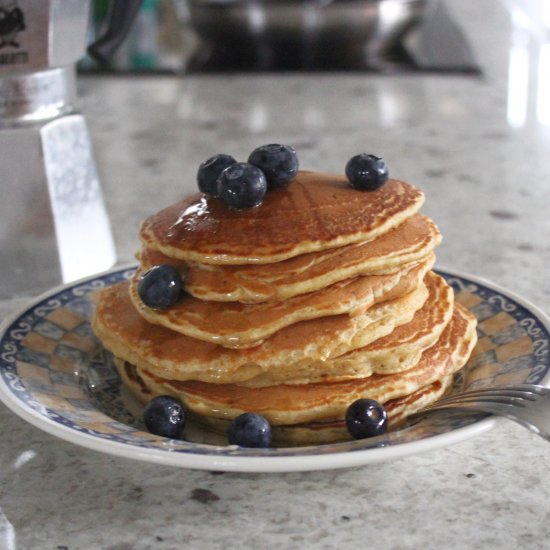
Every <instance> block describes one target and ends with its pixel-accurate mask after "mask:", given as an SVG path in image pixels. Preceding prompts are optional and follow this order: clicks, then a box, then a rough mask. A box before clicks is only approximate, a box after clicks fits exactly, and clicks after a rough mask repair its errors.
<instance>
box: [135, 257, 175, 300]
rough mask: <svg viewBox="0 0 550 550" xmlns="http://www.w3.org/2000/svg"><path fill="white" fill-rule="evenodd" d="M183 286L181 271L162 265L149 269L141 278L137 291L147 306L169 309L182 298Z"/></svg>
mask: <svg viewBox="0 0 550 550" xmlns="http://www.w3.org/2000/svg"><path fill="white" fill-rule="evenodd" d="M182 286H183V283H182V280H181V275H180V273H179V271H178V270H177V269H176V268H175V267H173V266H171V265H167V264H161V265H156V266H154V267H152V268H151V269H148V270H147V271H146V272H145V273H144V274H143V275H142V276H141V277H140V279H139V282H138V287H137V290H138V294H139V297H140V298H141V301H142V302H143V303H144V304H145V305H146V306H148V307H151V308H153V309H167V308H169V307H171V306H173V305H174V304H175V303H176V302H177V301H178V300H179V299H180V298H181V294H182Z"/></svg>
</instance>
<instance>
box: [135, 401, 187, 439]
mask: <svg viewBox="0 0 550 550" xmlns="http://www.w3.org/2000/svg"><path fill="white" fill-rule="evenodd" d="M185 420H186V414H185V408H184V407H183V405H182V404H181V402H180V401H178V400H177V399H175V398H174V397H171V396H170V395H159V396H158V397H155V398H154V399H151V401H149V403H147V405H146V406H145V409H144V410H143V421H144V422H145V426H146V427H147V429H148V430H149V431H150V432H151V433H152V434H155V435H160V436H162V437H169V438H171V439H179V438H180V437H181V434H182V433H183V428H185Z"/></svg>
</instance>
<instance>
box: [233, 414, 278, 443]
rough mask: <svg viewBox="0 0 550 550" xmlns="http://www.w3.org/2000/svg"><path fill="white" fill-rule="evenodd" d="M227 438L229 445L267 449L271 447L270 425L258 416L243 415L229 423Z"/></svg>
mask: <svg viewBox="0 0 550 550" xmlns="http://www.w3.org/2000/svg"><path fill="white" fill-rule="evenodd" d="M227 438H228V439H229V444H230V445H239V446H241V447H256V448H265V447H269V446H270V445H271V425H270V424H269V422H268V421H267V420H266V419H265V418H264V417H263V416H260V415H259V414H254V413H244V414H241V415H240V416H237V417H236V418H234V419H233V420H232V421H231V424H230V425H229V429H228V431H227Z"/></svg>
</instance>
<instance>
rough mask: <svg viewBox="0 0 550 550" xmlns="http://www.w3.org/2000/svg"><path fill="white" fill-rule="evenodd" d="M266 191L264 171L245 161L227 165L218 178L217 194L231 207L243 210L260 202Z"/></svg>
mask: <svg viewBox="0 0 550 550" xmlns="http://www.w3.org/2000/svg"><path fill="white" fill-rule="evenodd" d="M266 191H267V182H266V179H265V175H264V173H263V172H262V171H261V170H260V169H259V168H257V167H256V166H252V164H248V163H246V162H237V163H235V164H232V165H231V166H228V167H227V168H226V169H225V170H224V171H223V172H222V173H221V174H220V177H219V178H218V196H219V197H220V199H222V200H223V201H224V202H225V203H226V204H227V205H229V206H230V207H231V208H235V209H237V210H245V209H247V208H253V207H254V206H258V205H259V204H261V202H262V200H263V198H264V197H265V193H266Z"/></svg>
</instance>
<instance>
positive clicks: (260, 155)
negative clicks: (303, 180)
mask: <svg viewBox="0 0 550 550" xmlns="http://www.w3.org/2000/svg"><path fill="white" fill-rule="evenodd" d="M248 162H249V163H250V164H253V165H254V166H257V167H258V168H259V169H260V170H262V172H263V173H264V174H265V179H266V180H267V186H268V187H269V188H270V189H271V188H274V187H279V186H280V185H284V184H285V183H288V182H289V181H292V180H293V179H294V178H295V177H296V174H297V173H298V156H297V155H296V151H295V150H294V148H293V147H290V145H279V144H278V143H270V144H269V145H262V146H261V147H258V148H257V149H254V151H252V153H250V156H249V157H248Z"/></svg>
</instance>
